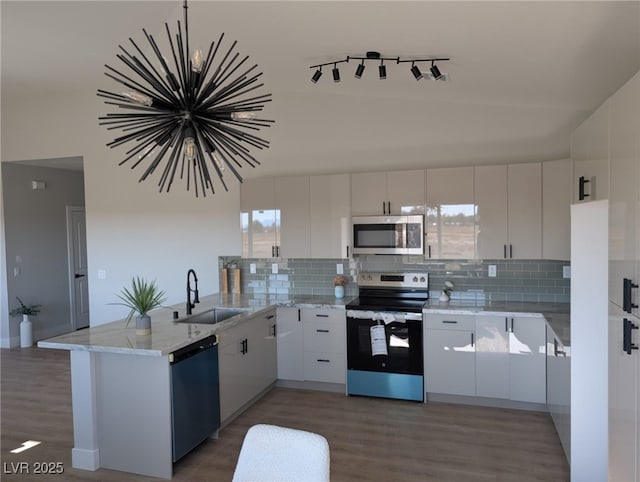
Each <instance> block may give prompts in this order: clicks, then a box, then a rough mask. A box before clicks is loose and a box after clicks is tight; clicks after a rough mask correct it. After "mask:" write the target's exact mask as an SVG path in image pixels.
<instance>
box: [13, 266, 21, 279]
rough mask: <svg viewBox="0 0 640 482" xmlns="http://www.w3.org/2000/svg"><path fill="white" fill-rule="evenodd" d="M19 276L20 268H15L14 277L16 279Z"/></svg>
mask: <svg viewBox="0 0 640 482" xmlns="http://www.w3.org/2000/svg"><path fill="white" fill-rule="evenodd" d="M18 276H20V268H18V267H17V266H15V267H14V268H13V277H14V278H15V277H18Z"/></svg>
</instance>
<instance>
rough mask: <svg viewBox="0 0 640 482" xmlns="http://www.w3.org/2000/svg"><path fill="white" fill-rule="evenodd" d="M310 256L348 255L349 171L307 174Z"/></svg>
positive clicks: (341, 256) (340, 256) (345, 256)
mask: <svg viewBox="0 0 640 482" xmlns="http://www.w3.org/2000/svg"><path fill="white" fill-rule="evenodd" d="M309 181H310V183H309V188H310V191H309V196H310V216H309V218H310V226H311V257H312V258H348V257H349V246H350V245H351V240H350V219H351V218H350V215H351V180H350V177H349V174H334V175H326V176H311V177H310V178H309Z"/></svg>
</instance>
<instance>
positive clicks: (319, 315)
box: [316, 313, 329, 318]
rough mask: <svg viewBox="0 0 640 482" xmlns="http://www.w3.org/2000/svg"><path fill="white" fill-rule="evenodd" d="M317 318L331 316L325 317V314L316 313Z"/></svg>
mask: <svg viewBox="0 0 640 482" xmlns="http://www.w3.org/2000/svg"><path fill="white" fill-rule="evenodd" d="M316 317H318V318H329V315H323V314H318V313H316Z"/></svg>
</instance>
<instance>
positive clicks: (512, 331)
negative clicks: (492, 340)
mask: <svg viewBox="0 0 640 482" xmlns="http://www.w3.org/2000/svg"><path fill="white" fill-rule="evenodd" d="M511 333H513V318H511Z"/></svg>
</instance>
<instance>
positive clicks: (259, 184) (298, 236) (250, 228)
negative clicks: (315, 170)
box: [240, 176, 311, 258]
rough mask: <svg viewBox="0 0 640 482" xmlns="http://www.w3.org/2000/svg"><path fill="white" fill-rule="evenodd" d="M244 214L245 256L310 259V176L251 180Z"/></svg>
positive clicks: (245, 186) (244, 199) (243, 196)
mask: <svg viewBox="0 0 640 482" xmlns="http://www.w3.org/2000/svg"><path fill="white" fill-rule="evenodd" d="M240 211H241V213H240V216H241V227H242V256H244V257H255V258H269V257H286V258H308V257H309V256H310V236H311V232H310V229H311V228H310V224H309V177H308V176H299V177H282V178H261V179H247V180H246V181H245V182H244V183H243V184H242V186H241V188H240Z"/></svg>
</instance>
